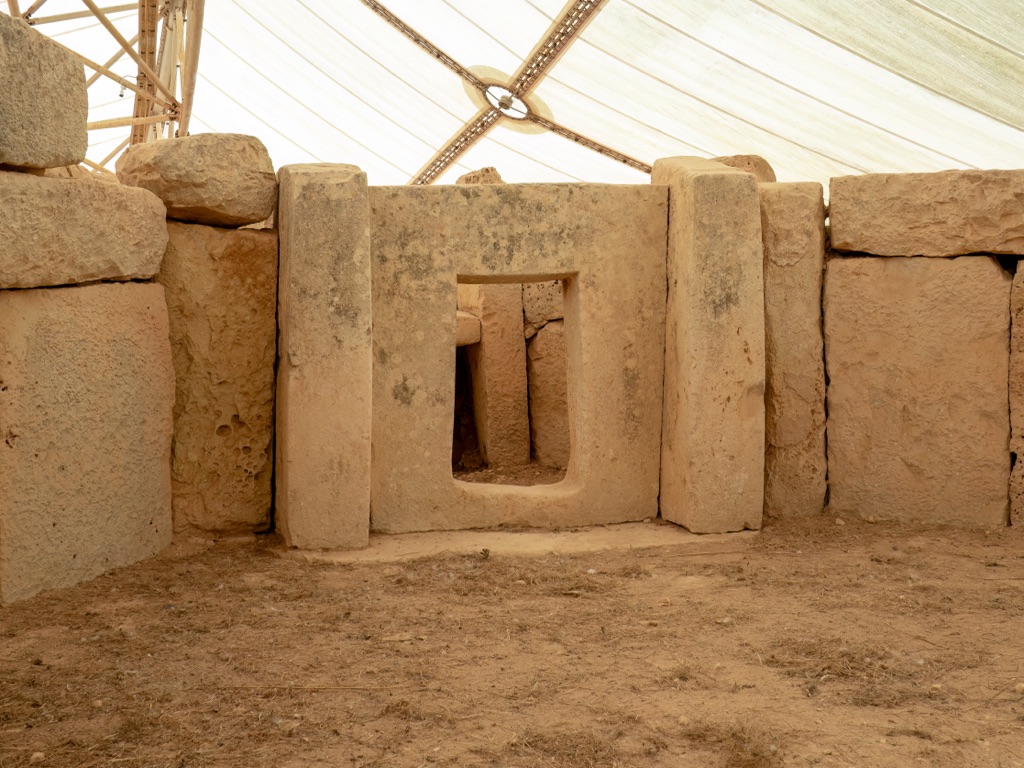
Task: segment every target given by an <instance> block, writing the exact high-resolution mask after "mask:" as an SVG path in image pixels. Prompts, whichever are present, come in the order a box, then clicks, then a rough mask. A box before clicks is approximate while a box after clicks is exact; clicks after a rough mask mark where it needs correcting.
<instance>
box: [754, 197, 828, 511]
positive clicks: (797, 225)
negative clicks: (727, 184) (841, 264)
mask: <svg viewBox="0 0 1024 768" xmlns="http://www.w3.org/2000/svg"><path fill="white" fill-rule="evenodd" d="M758 189H759V192H760V194H761V239H762V243H763V246H764V322H765V329H764V330H765V368H766V382H765V383H766V389H765V486H764V487H765V498H764V510H765V514H766V515H768V516H769V517H775V518H781V517H791V516H798V515H817V514H821V512H822V510H823V508H824V505H825V469H826V464H825V363H824V339H823V337H822V329H821V281H822V270H823V268H824V261H825V203H824V200H823V199H822V188H821V185H820V184H816V183H802V184H761V185H760V186H759V187H758Z"/></svg>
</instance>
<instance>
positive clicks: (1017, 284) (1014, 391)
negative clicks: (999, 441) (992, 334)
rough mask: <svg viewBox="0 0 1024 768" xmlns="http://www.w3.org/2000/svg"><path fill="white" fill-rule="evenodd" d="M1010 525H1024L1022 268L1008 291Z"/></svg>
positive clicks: (1023, 316) (1023, 270) (1023, 300)
mask: <svg viewBox="0 0 1024 768" xmlns="http://www.w3.org/2000/svg"><path fill="white" fill-rule="evenodd" d="M1010 451H1011V453H1012V455H1013V456H1014V457H1015V461H1014V462H1013V468H1012V470H1011V471H1010V522H1011V524H1013V525H1022V524H1024V267H1022V266H1021V265H1020V264H1019V263H1018V265H1017V273H1016V274H1015V275H1014V277H1013V286H1012V288H1011V289H1010Z"/></svg>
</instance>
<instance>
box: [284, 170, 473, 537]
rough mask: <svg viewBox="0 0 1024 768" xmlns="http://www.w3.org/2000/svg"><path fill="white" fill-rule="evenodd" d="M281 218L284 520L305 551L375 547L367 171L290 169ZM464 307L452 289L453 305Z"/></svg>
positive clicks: (448, 328)
mask: <svg viewBox="0 0 1024 768" xmlns="http://www.w3.org/2000/svg"><path fill="white" fill-rule="evenodd" d="M279 224H280V231H279V236H280V274H279V288H278V326H279V336H278V345H279V350H280V363H279V368H278V378H277V469H276V505H275V514H276V519H277V526H278V529H279V530H280V531H281V533H282V534H283V536H284V538H285V542H286V543H287V544H288V545H289V546H293V547H299V548H303V549H318V548H325V549H329V548H336V547H361V546H366V543H367V541H368V538H369V525H370V412H371V404H372V400H371V395H372V371H373V368H372V353H371V324H372V319H373V318H372V304H371V289H370V231H369V226H370V212H369V208H368V203H367V188H366V174H365V173H363V172H362V171H360V170H359V169H358V168H356V167H355V166H351V165H291V166H285V167H284V168H282V169H281V201H280V210H279ZM453 290H454V289H453ZM454 306H455V300H454V297H452V301H451V304H450V308H449V312H450V311H451V309H453V308H454ZM446 321H447V322H446V323H445V330H444V331H443V332H442V331H441V330H439V331H438V334H437V335H439V336H443V337H445V338H447V336H448V335H449V334H451V335H452V336H454V334H455V324H454V323H453V322H452V321H451V315H450V314H449V315H448V316H447V317H446ZM406 330H407V331H408V330H409V329H408V327H407V328H406ZM418 332H419V333H424V331H423V330H422V329H420V330H419V331H418ZM454 354H455V345H454V342H453V343H452V355H453V356H454ZM448 429H449V433H450V431H451V424H450V423H449V425H448ZM450 458H451V452H450V450H449V460H450Z"/></svg>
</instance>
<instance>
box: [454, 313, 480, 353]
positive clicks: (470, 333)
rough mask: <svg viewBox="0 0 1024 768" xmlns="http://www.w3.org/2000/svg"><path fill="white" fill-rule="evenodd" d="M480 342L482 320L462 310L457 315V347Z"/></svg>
mask: <svg viewBox="0 0 1024 768" xmlns="http://www.w3.org/2000/svg"><path fill="white" fill-rule="evenodd" d="M479 341H480V318H479V317H477V316H476V315H474V314H471V313H470V312H463V311H462V310H461V309H460V310H458V311H457V312H456V313H455V346H457V347H465V346H468V345H469V344H476V343H477V342H479Z"/></svg>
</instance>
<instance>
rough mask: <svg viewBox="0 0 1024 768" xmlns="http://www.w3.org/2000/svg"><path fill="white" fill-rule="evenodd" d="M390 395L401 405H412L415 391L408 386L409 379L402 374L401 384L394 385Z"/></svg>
mask: <svg viewBox="0 0 1024 768" xmlns="http://www.w3.org/2000/svg"><path fill="white" fill-rule="evenodd" d="M391 395H392V397H394V398H395V400H397V401H398V402H400V403H401V404H402V405H412V399H413V397H414V396H415V395H416V390H415V389H413V388H412V387H410V386H409V377H408V376H406V375H405V374H402V382H401V384H395V386H394V387H393V388H392V390H391Z"/></svg>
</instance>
